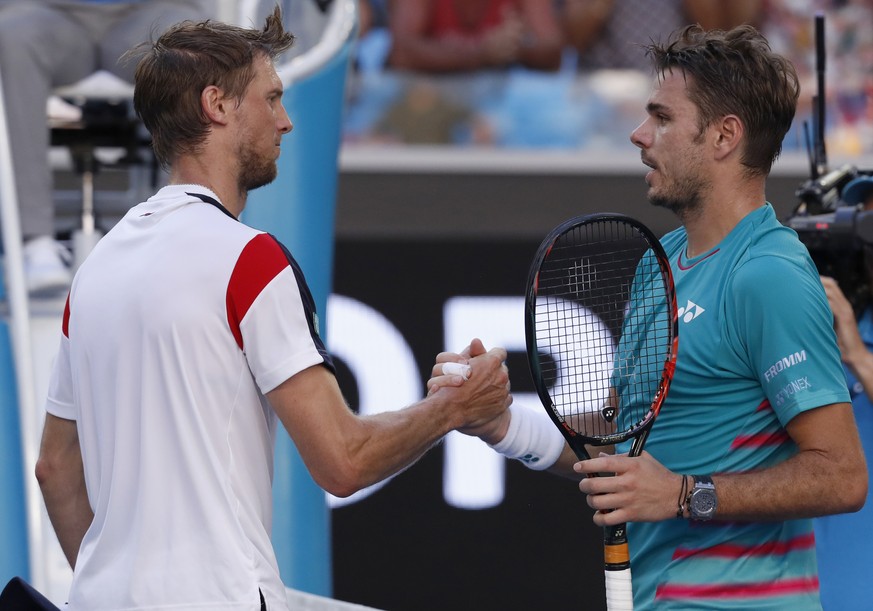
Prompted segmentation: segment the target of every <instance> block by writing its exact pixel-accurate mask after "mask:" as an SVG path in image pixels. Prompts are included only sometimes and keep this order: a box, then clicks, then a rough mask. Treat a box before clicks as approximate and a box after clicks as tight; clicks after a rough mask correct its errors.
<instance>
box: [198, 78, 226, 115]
mask: <svg viewBox="0 0 873 611" xmlns="http://www.w3.org/2000/svg"><path fill="white" fill-rule="evenodd" d="M200 106H201V107H202V108H203V113H204V114H205V115H206V117H207V118H208V119H209V120H210V121H212V122H213V123H218V124H220V125H224V124H226V123H227V120H228V116H227V110H228V99H227V98H226V97H225V95H224V92H223V91H222V90H221V89H219V88H218V87H216V86H215V85H210V86H209V87H206V88H205V89H204V90H203V91H201V92H200Z"/></svg>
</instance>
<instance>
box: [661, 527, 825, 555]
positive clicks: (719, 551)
mask: <svg viewBox="0 0 873 611" xmlns="http://www.w3.org/2000/svg"><path fill="white" fill-rule="evenodd" d="M813 547H815V535H814V534H813V533H807V534H805V535H801V536H799V537H795V538H793V539H789V540H788V541H768V542H766V543H761V544H760V545H754V546H747V545H736V544H731V543H724V544H721V545H713V546H712V547H707V548H703V549H690V548H687V547H678V548H676V551H675V552H673V560H682V559H684V558H690V557H692V556H694V557H696V558H707V557H708V558H728V559H730V560H735V559H737V558H749V557H755V556H784V555H785V554H788V553H790V552H795V551H798V550H808V549H812V548H813Z"/></svg>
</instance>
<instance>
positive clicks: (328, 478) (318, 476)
mask: <svg viewBox="0 0 873 611" xmlns="http://www.w3.org/2000/svg"><path fill="white" fill-rule="evenodd" d="M311 475H312V479H313V480H315V483H316V484H318V486H319V487H320V488H322V489H323V490H324V491H325V492H328V493H330V494H332V495H334V496H336V497H339V498H346V497H348V496H351V495H353V494H354V493H355V492H357V491H358V490H362V489H363V488H366V487H367V486H369V485H370V484H372V483H375V482H372V481H369V479H367V478H366V477H365V475H364V473H362V472H360V469H356V468H354V467H353V466H352V465H349V464H346V465H345V466H343V467H340V468H334V469H325V470H320V471H319V472H311Z"/></svg>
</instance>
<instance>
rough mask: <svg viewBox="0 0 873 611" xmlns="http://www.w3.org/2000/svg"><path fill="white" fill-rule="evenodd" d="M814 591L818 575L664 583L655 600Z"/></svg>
mask: <svg viewBox="0 0 873 611" xmlns="http://www.w3.org/2000/svg"><path fill="white" fill-rule="evenodd" d="M812 592H818V578H817V577H799V578H796V579H780V580H777V581H766V582H755V583H736V584H705V585H697V584H662V585H660V586H658V589H657V591H656V593H655V600H668V599H674V600H675V599H680V600H681V599H720V598H721V599H724V598H733V599H738V598H760V597H770V596H791V595H799V594H810V593H812Z"/></svg>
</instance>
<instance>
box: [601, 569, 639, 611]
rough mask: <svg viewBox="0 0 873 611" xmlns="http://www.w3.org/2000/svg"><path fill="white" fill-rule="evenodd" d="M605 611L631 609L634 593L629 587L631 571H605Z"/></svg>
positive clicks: (632, 608) (629, 610)
mask: <svg viewBox="0 0 873 611" xmlns="http://www.w3.org/2000/svg"><path fill="white" fill-rule="evenodd" d="M605 573H606V609H607V611H633V610H634V595H633V589H632V588H631V571H630V569H629V568H627V569H622V570H621V571H605Z"/></svg>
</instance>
